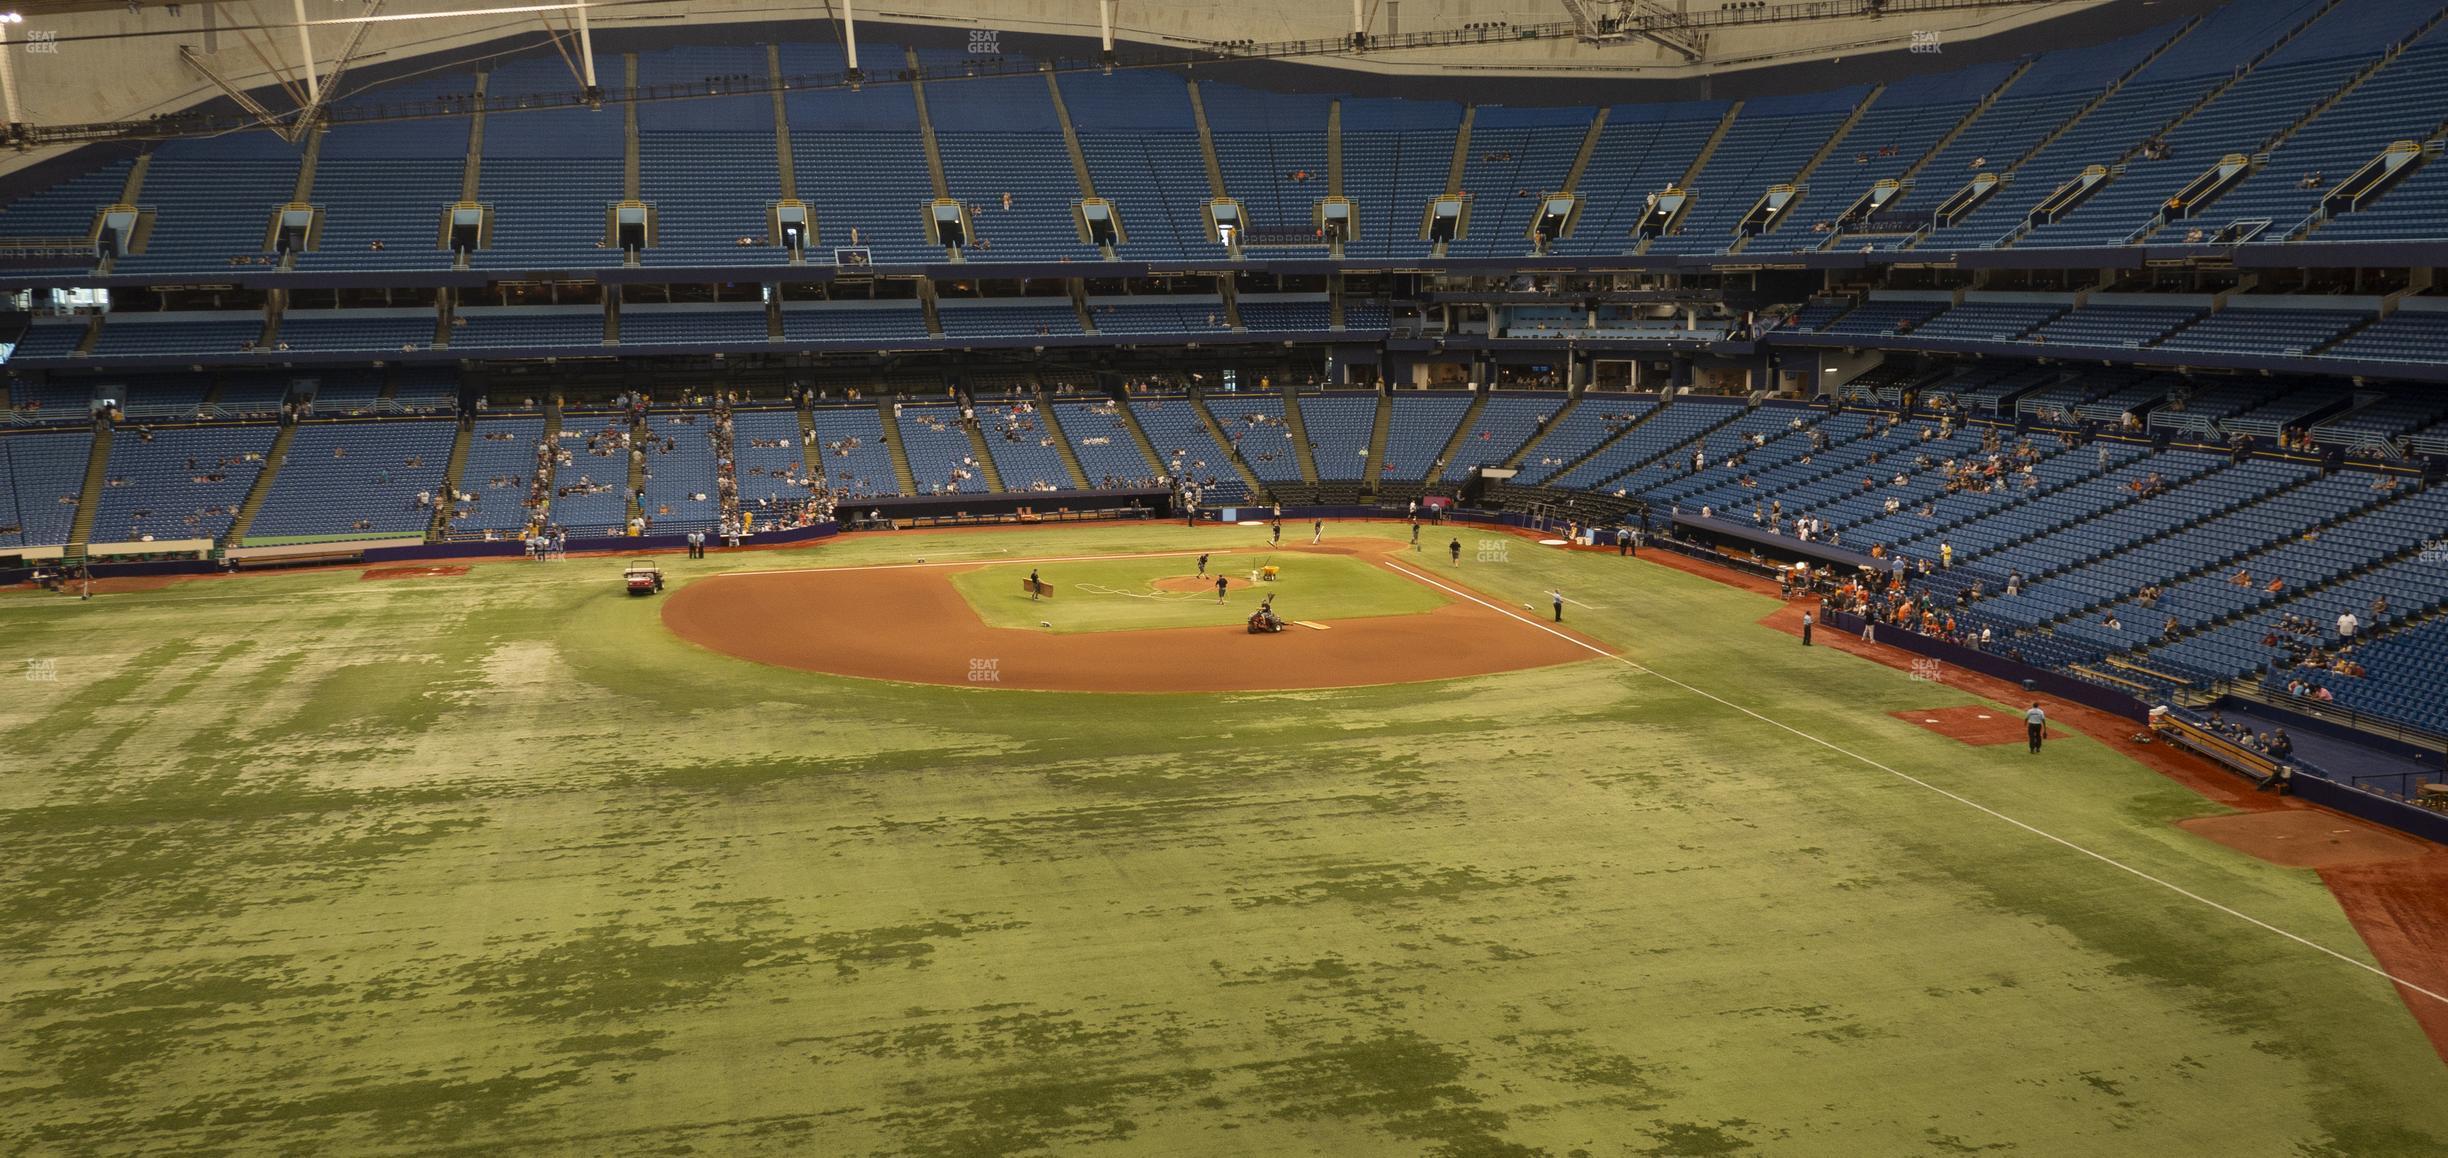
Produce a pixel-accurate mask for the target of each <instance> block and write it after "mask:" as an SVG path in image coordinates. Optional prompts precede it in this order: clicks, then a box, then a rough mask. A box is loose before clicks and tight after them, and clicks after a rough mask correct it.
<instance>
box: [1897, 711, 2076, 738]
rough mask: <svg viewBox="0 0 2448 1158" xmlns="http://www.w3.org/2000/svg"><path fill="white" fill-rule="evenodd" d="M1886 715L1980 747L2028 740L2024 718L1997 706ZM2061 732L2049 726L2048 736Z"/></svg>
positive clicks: (2060, 734) (2058, 735)
mask: <svg viewBox="0 0 2448 1158" xmlns="http://www.w3.org/2000/svg"><path fill="white" fill-rule="evenodd" d="M1887 714H1888V715H1891V716H1894V717H1895V718H1897V719H1899V720H1902V721H1904V722H1905V723H1907V724H1911V725H1913V726H1915V727H1920V728H1927V729H1929V730H1930V731H1933V732H1936V733H1938V734H1939V735H1941V736H1944V737H1946V738H1947V739H1950V740H1960V741H1962V742H1964V743H1966V744H1973V745H1978V746H1983V747H1986V746H1987V745H1990V744H2021V743H2024V742H2025V741H2026V740H2028V739H2029V737H2028V736H2026V735H2025V734H2024V731H2023V717H2021V716H2018V715H2015V714H2014V713H2012V712H2003V711H1999V710H1998V709H1996V708H1988V707H1979V706H1974V707H1963V708H1916V709H1913V710H1911V711H1905V712H1889V713H1887ZM2063 735H2065V733H2063V732H2060V731H2058V730H2057V729H2055V728H2051V729H2049V730H2048V736H2047V738H2048V739H2051V740H2054V739H2057V738H2059V737H2061V736H2063Z"/></svg>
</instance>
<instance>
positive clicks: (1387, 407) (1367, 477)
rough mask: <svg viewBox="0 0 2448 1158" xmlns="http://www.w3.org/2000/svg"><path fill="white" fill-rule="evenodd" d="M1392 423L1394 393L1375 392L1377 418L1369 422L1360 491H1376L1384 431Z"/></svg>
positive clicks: (1383, 443) (1382, 464)
mask: <svg viewBox="0 0 2448 1158" xmlns="http://www.w3.org/2000/svg"><path fill="white" fill-rule="evenodd" d="M1393 425H1394V395H1393V393H1392V392H1391V391H1386V390H1379V391H1378V392H1377V418H1376V420H1375V421H1373V422H1371V423H1369V442H1368V457H1367V458H1365V459H1362V460H1361V462H1360V493H1361V494H1363V495H1373V494H1376V493H1377V482H1378V476H1379V475H1380V474H1381V473H1383V470H1384V468H1385V444H1386V431H1387V430H1389V429H1391V428H1392V427H1393Z"/></svg>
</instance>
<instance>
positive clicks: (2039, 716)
mask: <svg viewBox="0 0 2448 1158" xmlns="http://www.w3.org/2000/svg"><path fill="white" fill-rule="evenodd" d="M2023 731H2024V734H2025V735H2026V736H2027V737H2028V738H2029V739H2030V740H2031V750H2032V754H2033V755H2035V756H2036V755H2039V753H2040V741H2041V740H2043V739H2046V738H2047V737H2048V713H2047V712H2045V711H2042V710H2041V708H2040V701H2038V700H2033V701H2032V706H2031V710H2030V711H2028V712H2025V713H2023Z"/></svg>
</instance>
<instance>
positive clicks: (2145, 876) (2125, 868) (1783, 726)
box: [1386, 562, 2448, 1005]
mask: <svg viewBox="0 0 2448 1158" xmlns="http://www.w3.org/2000/svg"><path fill="white" fill-rule="evenodd" d="M1386 566H1388V567H1391V568H1393V569H1394V570H1396V571H1400V572H1402V573H1403V574H1405V575H1409V576H1410V577H1412V578H1413V579H1416V580H1418V581H1420V582H1422V583H1425V584H1427V585H1429V586H1431V587H1434V588H1436V589H1438V590H1440V591H1446V592H1450V593H1452V594H1453V595H1455V596H1457V597H1460V598H1463V599H1468V600H1470V601H1471V602H1473V603H1476V604H1478V605H1479V606H1481V607H1485V608H1487V609H1488V610H1490V611H1494V612H1496V613H1497V614H1499V615H1503V616H1506V617H1507V618H1510V619H1513V620H1515V621H1517V622H1520V623H1526V624H1528V625H1530V626H1532V627H1535V628H1537V629H1539V630H1540V631H1544V632H1546V633H1547V634H1549V635H1552V636H1555V637H1556V638H1557V639H1561V640H1564V641H1566V642H1568V643H1571V644H1573V645H1574V646H1576V647H1580V648H1584V649H1586V650H1588V651H1589V652H1590V653H1591V654H1593V655H1597V656H1600V657H1603V658H1606V659H1611V660H1614V661H1615V662H1616V663H1620V664H1622V665H1624V666H1625V667H1628V668H1631V669H1632V670H1633V671H1636V672H1640V673H1642V674H1643V675H1648V676H1654V677H1656V678H1657V679H1660V680H1664V681H1665V682H1667V683H1670V684H1673V685H1674V686H1676V687H1678V688H1681V689H1683V690H1684V691H1687V692H1690V693H1691V694H1693V695H1695V696H1699V697H1700V698H1702V699H1705V700H1711V701H1714V702H1716V703H1719V704H1723V705H1724V706H1726V707H1729V708H1732V709H1734V710H1735V711H1738V712H1741V713H1742V714H1744V715H1746V716H1749V717H1751V718H1752V719H1754V720H1758V721H1759V722H1761V723H1763V724H1766V725H1768V726H1769V727H1772V728H1776V729H1778V730H1780V731H1784V732H1788V733H1791V734H1792V735H1794V736H1797V737H1799V738H1801V739H1804V740H1808V741H1810V742H1811V743H1813V744H1817V745H1819V746H1820V747H1822V748H1825V749H1827V750H1829V751H1831V752H1835V753H1837V754H1838V755H1841V756H1846V757H1850V758H1852V759H1854V760H1858V761H1860V762H1861V763H1863V764H1867V765H1869V766H1870V767H1872V768H1876V769H1878V770H1879V771H1881V772H1884V773H1886V774H1888V775H1889V776H1893V777H1895V778H1896V779H1898V780H1901V781H1903V782H1905V783H1907V784H1910V785H1913V786H1914V787H1916V788H1923V789H1927V790H1928V791H1931V792H1935V793H1937V794H1938V795H1940V796H1944V797H1946V798H1947V799H1949V800H1952V801H1954V802H1955V803H1957V804H1961V805H1963V806H1964V807H1966V808H1970V809H1973V810H1975V811H1978V812H1981V813H1984V814H1986V815H1988V816H1990V817H1992V818H1994V819H1997V820H2002V821H2004V822H2006V823H2007V824H2011V825H2013V826H2014V827H2016V828H2019V829H2022V830H2023V831H2025V832H2028V833H2030V834H2032V835H2033V836H2037V837H2039V838H2041V839H2042V840H2046V841H2049V842H2051V843H2053V844H2057V845H2061V846H2063V847H2065V848H2068V849H2071V850H2073V851H2075V852H2078V853H2081V854H2082V855H2084V856H2087V857H2090V858H2091V859H2093V860H2096V861H2098V862H2100V863H2101V864H2104V865H2107V866H2109V867H2111V868H2115V869H2117V870H2119V871H2122V872H2125V873H2127V874H2130V875H2132V876H2135V877H2139V878H2141V879H2142V880H2145V881H2149V882H2150V883H2152V884H2154V885H2157V886H2159V887H2160V888H2163V889H2166V890H2167V891H2169V892H2171V893H2174V894H2176V895H2177V896H2180V897H2183V898H2185V899H2186V900H2189V901H2192V902H2194V903H2196V904H2199V905H2203V906H2205V907H2208V908H2211V909H2215V910H2217V911H2219V912H2221V913H2225V914H2227V915H2228V916H2230V917H2234V918H2235V919H2237V920H2239V921H2243V922H2245V923H2247V924H2251V925H2257V926H2259V927H2260V928H2263V929H2266V930H2268V931H2270V932H2272V933H2276V934H2277V935H2279V936H2281V937H2284V938H2286V939H2287V940H2289V941H2293V942H2295V943H2296V944H2298V945H2302V946H2304V947H2305V948H2308V949H2311V950H2314V951H2316V952H2319V953H2323V954H2326V955H2328V956H2330V957H2334V958H2336V959H2338V960H2340V961H2343V962H2345V963H2347V964H2348V965H2352V966H2354V967H2355V968H2357V969H2360V970H2362V971H2364V972H2366V973H2369V974H2372V975H2373V976H2375V977H2379V978H2382V979H2384V980H2387V981H2389V982H2392V983H2394V984H2396V985H2397V986H2399V987H2400V988H2403V989H2404V990H2406V991H2407V992H2409V993H2419V994H2421V995H2423V996H2424V997H2428V998H2430V999H2431V1000H2433V1001H2436V1002H2439V1003H2440V1004H2442V1005H2448V994H2442V993H2436V992H2433V991H2432V990H2429V989H2426V988H2424V987H2422V986H2420V985H2417V984H2415V983H2413V982H2411V981H2408V980H2406V979H2405V978H2403V977H2399V976H2397V975H2396V974H2393V973H2390V972H2389V971H2387V970H2385V969H2382V968H2380V967H2378V966H2376V965H2371V964H2367V963H2365V962H2363V961H2359V960H2356V959H2355V958H2353V957H2350V956H2347V955H2346V954H2344V953H2340V952H2338V951H2337V950H2335V949H2332V948H2330V947H2328V946H2327V945H2323V944H2321V943H2320V942H2318V941H2314V940H2312V939H2311V938H2309V937H2305V936H2302V935H2300V934H2297V933H2291V932H2288V931H2287V930H2285V929H2281V928H2279V927H2278V926H2276V925H2273V924H2270V923H2269V922H2267V921H2264V920H2262V919H2261V918H2259V917H2256V916H2253V915H2252V914H2250V913H2246V912H2243V911H2242V910H2239V909H2235V908H2232V907H2229V906H2227V905H2223V904H2220V903H2219V902H2217V901H2214V900H2211V899H2210V898H2208V897H2205V896H2203V895H2201V894H2200V893H2197V892H2194V891H2193V890H2191V889H2188V888H2186V887H2184V886H2183V885H2179V884H2176V883H2175V882H2173V881H2169V880H2165V879H2163V878H2160V877H2156V876H2152V875H2151V874H2149V873H2147V872H2144V871H2142V870H2141V869H2138V868H2135V867H2134V866H2132V865H2129V864H2126V863H2125V862H2124V861H2121V860H2118V859H2116V858H2115V857H2112V856H2109V855H2108V854H2106V853H2103V852H2098V851H2095V850H2093V849H2089V848H2086V847H2084V846H2082V845H2079V844H2076V843H2074V842H2073V841H2071V840H2068V839H2066V838H2065V837H2062V836H2059V835H2057V834H2056V833H2053V832H2049V831H2047V830H2046V829H2043V828H2040V827H2038V826H2036V825H2033V824H2031V823H2029V822H2026V821H2022V820H2017V819H2015V818H2014V817H2011V816H2008V815H2006V814H2005V813H2003V812H2000V811H1998V810H1997V809H1994V808H1991V807H1989V806H1988V805H1986V804H1982V803H1981V802H1979V801H1977V800H1973V799H1971V798H1969V797H1966V796H1963V795H1960V794H1957V793H1955V792H1951V791H1948V790H1947V789H1944V788H1941V787H1939V786H1938V785H1935V784H1932V783H1930V782H1929V781H1927V780H1923V779H1921V778H1920V777H1918V776H1914V775H1912V774H1910V773H1907V772H1900V771H1898V770H1896V769H1894V768H1891V767H1889V766H1887V765H1885V764H1882V763H1879V762H1878V761H1876V760H1873V759H1871V758H1870V757H1868V756H1864V755H1862V754H1861V753H1859V752H1855V751H1853V750H1851V749H1849V748H1846V747H1844V746H1842V745H1840V744H1836V743H1834V742H1832V741H1829V740H1824V739H1821V738H1820V737H1818V736H1815V735H1812V734H1811V733H1809V732H1805V731H1803V730H1801V729H1800V728H1796V727H1794V726H1793V725H1791V724H1787V723H1785V722H1783V721H1781V720H1774V719H1770V718H1769V717H1767V716H1763V715H1761V714H1759V713H1758V712H1755V711H1752V710H1751V709H1749V708H1746V707H1744V706H1742V705H1741V704H1737V703H1734V702H1733V701H1731V700H1728V699H1725V698H1724V697H1722V696H1719V695H1717V694H1715V693H1713V692H1707V691H1702V690H1701V689H1699V688H1696V687H1693V686H1692V685H1690V684H1687V683H1684V682H1683V681H1681V680H1679V679H1676V678H1674V677H1673V676H1670V675H1666V674H1664V673H1661V672H1659V671H1656V670H1654V669H1652V668H1648V667H1644V666H1642V665H1640V664H1637V663H1634V662H1632V661H1631V660H1628V659H1625V658H1624V657H1622V656H1620V655H1616V654H1615V653H1613V652H1610V651H1607V650H1605V649H1604V648H1600V647H1597V646H1595V645H1592V644H1590V643H1587V642H1584V641H1582V640H1579V639H1574V638H1573V637H1572V636H1569V635H1566V634H1564V633H1563V632H1561V631H1557V630H1556V629H1554V628H1552V627H1549V626H1548V625H1546V624H1544V623H1541V622H1539V621H1538V620H1535V619H1530V618H1527V617H1524V616H1521V615H1518V614H1515V613H1514V612H1513V611H1512V610H1511V609H1509V608H1504V607H1499V606H1497V605H1496V604H1493V603H1490V602H1488V601H1487V600H1485V599H1481V598H1479V597H1478V596H1476V595H1473V594H1471V593H1470V592H1468V591H1464V590H1461V589H1460V588H1456V587H1450V586H1447V585H1446V584H1443V583H1439V582H1437V581H1436V580H1435V579H1434V578H1431V577H1429V576H1427V575H1423V574H1420V573H1419V572H1416V571H1413V570H1410V569H1409V568H1406V567H1404V566H1402V565H1401V564H1399V563H1394V562H1388V563H1386Z"/></svg>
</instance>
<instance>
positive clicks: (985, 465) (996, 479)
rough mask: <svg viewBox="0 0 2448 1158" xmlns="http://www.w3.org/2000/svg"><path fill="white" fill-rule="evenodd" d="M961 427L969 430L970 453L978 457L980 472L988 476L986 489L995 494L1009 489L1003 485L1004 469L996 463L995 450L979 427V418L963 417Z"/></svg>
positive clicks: (971, 455)
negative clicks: (989, 445)
mask: <svg viewBox="0 0 2448 1158" xmlns="http://www.w3.org/2000/svg"><path fill="white" fill-rule="evenodd" d="M961 429H963V430H966V431H968V432H969V454H970V457H972V458H975V459H977V465H978V473H980V474H982V475H984V476H986V489H987V490H988V491H991V492H993V493H995V494H1001V493H1003V492H1004V491H1005V490H1007V489H1009V488H1007V487H1005V486H1004V485H1003V470H1002V468H1000V467H998V466H996V465H995V460H994V451H993V450H992V449H990V448H989V447H988V446H987V445H986V432H985V431H984V430H981V429H979V428H978V424H977V420H976V419H974V418H970V419H963V420H962V421H961Z"/></svg>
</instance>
